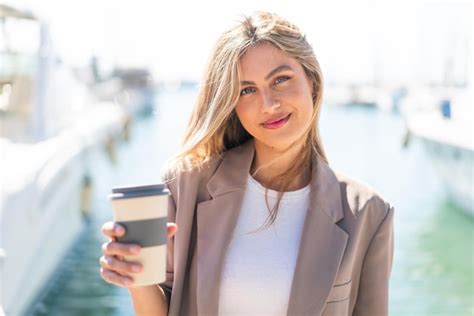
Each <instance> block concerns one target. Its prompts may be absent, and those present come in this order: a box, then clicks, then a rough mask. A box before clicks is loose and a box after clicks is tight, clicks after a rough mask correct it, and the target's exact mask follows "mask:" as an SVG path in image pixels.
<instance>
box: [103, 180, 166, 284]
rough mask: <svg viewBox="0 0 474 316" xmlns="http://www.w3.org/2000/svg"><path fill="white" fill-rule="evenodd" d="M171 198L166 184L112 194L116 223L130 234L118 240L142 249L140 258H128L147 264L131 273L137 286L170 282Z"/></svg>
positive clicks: (142, 186)
mask: <svg viewBox="0 0 474 316" xmlns="http://www.w3.org/2000/svg"><path fill="white" fill-rule="evenodd" d="M169 195H170V192H169V190H168V189H167V188H166V185H164V184H153V185H140V186H126V187H116V188H112V194H110V195H109V199H110V201H111V203H112V209H113V218H114V221H115V222H117V223H118V224H120V225H122V226H124V227H125V231H126V232H125V235H124V236H122V237H120V238H118V239H117V241H118V242H121V243H130V244H131V243H133V244H139V245H140V246H141V247H142V249H141V251H140V253H139V254H138V255H133V256H125V257H124V259H125V260H127V261H136V262H140V263H141V264H142V265H143V269H142V271H141V272H140V273H130V276H132V277H133V279H134V283H133V286H134V287H136V286H145V285H154V284H158V283H161V282H164V281H165V280H166V242H167V239H168V238H167V235H168V229H167V227H166V223H167V221H168V199H169Z"/></svg>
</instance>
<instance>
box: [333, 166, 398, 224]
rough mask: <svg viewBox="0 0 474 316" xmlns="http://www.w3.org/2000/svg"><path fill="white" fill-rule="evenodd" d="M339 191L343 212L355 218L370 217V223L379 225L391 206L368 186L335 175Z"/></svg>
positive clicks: (355, 180) (338, 174)
mask: <svg viewBox="0 0 474 316" xmlns="http://www.w3.org/2000/svg"><path fill="white" fill-rule="evenodd" d="M336 177H337V179H338V181H339V186H340V189H341V197H342V203H343V205H344V207H343V208H344V212H345V213H350V215H352V216H353V217H355V218H364V217H370V218H371V222H375V223H381V222H382V221H383V220H384V218H385V217H386V216H387V213H388V212H389V211H390V209H393V207H392V206H391V204H390V203H389V202H387V200H386V199H385V198H384V197H383V196H382V195H381V194H379V193H378V192H377V191H376V190H375V189H373V188H372V187H370V186H369V185H368V184H366V183H364V182H362V181H360V180H357V179H354V178H352V177H349V176H347V175H345V174H342V173H336Z"/></svg>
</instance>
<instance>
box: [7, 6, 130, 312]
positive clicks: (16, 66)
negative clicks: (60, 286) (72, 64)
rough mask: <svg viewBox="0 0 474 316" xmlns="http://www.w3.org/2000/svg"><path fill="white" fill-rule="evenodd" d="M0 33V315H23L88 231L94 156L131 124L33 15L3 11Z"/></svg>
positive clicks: (12, 10)
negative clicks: (82, 76)
mask: <svg viewBox="0 0 474 316" xmlns="http://www.w3.org/2000/svg"><path fill="white" fill-rule="evenodd" d="M0 25H2V26H3V28H0V43H5V44H4V45H3V46H2V47H0V63H1V64H2V67H1V69H0V125H1V127H2V128H1V130H0V154H1V157H0V175H1V176H0V201H1V205H0V206H1V207H0V314H2V313H5V314H6V315H22V314H24V313H26V312H27V310H28V308H29V307H30V306H31V305H32V304H33V303H34V302H35V300H36V299H37V298H38V297H40V296H41V294H43V292H44V290H45V288H47V285H48V281H49V280H50V279H51V277H52V276H53V275H54V273H55V272H56V269H57V268H58V266H60V264H61V260H62V259H63V257H64V255H65V254H66V253H67V251H68V250H69V249H70V247H71V246H72V244H73V243H74V241H75V240H76V239H77V238H78V237H79V234H80V232H81V230H82V229H83V227H84V225H85V222H86V221H85V218H86V217H87V212H88V208H89V205H88V194H90V190H91V184H90V180H89V179H90V177H89V175H90V172H91V163H92V161H91V159H90V157H91V154H93V153H95V152H96V151H101V152H105V151H104V149H105V148H109V149H110V148H111V144H113V142H116V141H118V140H120V137H121V136H122V134H123V130H124V128H125V127H126V124H127V122H128V120H129V118H128V116H127V114H126V112H125V110H124V109H123V108H122V107H120V106H119V105H116V104H113V103H110V102H102V103H101V102H97V101H96V100H95V99H94V98H93V97H91V95H90V93H88V91H87V89H86V88H85V87H84V86H82V85H81V84H80V83H79V82H78V81H77V80H76V79H75V78H74V76H73V74H72V72H71V71H69V69H68V68H67V67H66V66H65V65H63V64H61V63H59V62H58V61H57V59H56V56H55V55H54V54H53V52H52V51H51V50H50V49H49V48H50V46H49V45H48V41H47V38H48V34H47V29H46V28H45V26H44V25H43V24H42V23H41V22H40V21H39V20H38V19H37V18H35V17H34V16H33V15H31V14H29V13H25V12H22V11H19V10H15V9H14V8H11V7H6V6H3V5H0ZM21 32H24V33H23V34H22V33H21ZM25 32H26V33H25ZM12 34H15V35H14V36H12ZM12 39H13V41H12V42H9V41H10V40H12ZM18 39H22V41H23V43H22V45H23V46H22V45H16V44H15V40H18ZM25 39H28V41H27V42H28V45H30V47H26V46H28V45H26V46H25V43H24V42H25ZM35 40H37V42H38V43H35ZM4 65H5V66H6V67H3V66H4ZM109 153H111V154H112V153H113V151H111V150H109Z"/></svg>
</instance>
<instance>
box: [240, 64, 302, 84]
mask: <svg viewBox="0 0 474 316" xmlns="http://www.w3.org/2000/svg"><path fill="white" fill-rule="evenodd" d="M283 70H293V68H291V67H290V66H288V65H280V66H278V67H276V68H275V69H273V70H272V71H270V72H269V73H268V75H266V76H265V77H264V79H265V80H268V79H270V77H272V76H273V75H274V74H276V73H278V72H280V71H283ZM240 84H241V85H252V84H255V82H253V81H247V80H244V81H241V82H240Z"/></svg>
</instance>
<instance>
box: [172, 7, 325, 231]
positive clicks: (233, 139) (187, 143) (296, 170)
mask: <svg viewBox="0 0 474 316" xmlns="http://www.w3.org/2000/svg"><path fill="white" fill-rule="evenodd" d="M262 42H266V43H270V44H272V45H274V46H275V47H277V48H279V49H281V50H282V51H283V52H285V53H286V54H287V55H288V56H290V57H292V58H294V59H295V60H297V61H298V62H299V63H300V64H301V65H302V67H303V69H304V71H305V73H306V75H307V76H308V78H309V79H310V80H311V82H312V88H313V105H314V110H313V116H312V118H311V124H310V128H309V130H308V131H307V132H306V133H305V136H304V137H302V138H301V139H300V140H299V141H298V143H300V144H301V145H302V146H301V151H302V152H301V155H298V156H297V157H298V160H297V161H295V163H294V164H291V166H290V168H289V169H288V170H287V171H286V172H285V173H284V174H282V175H279V176H278V177H276V178H275V179H274V182H273V183H274V184H276V187H277V188H279V189H278V191H279V195H278V200H277V203H276V205H275V206H274V207H273V208H270V206H269V204H268V199H267V206H268V208H269V212H270V216H269V218H268V220H267V221H266V223H267V225H270V224H272V223H273V222H274V221H275V219H276V215H277V212H278V206H279V203H280V200H281V197H282V195H283V193H284V191H285V190H286V189H287V188H288V186H289V183H290V181H291V180H293V179H294V178H295V176H297V175H299V174H301V173H302V172H305V171H308V170H311V155H312V152H315V153H316V155H318V156H319V157H321V158H322V160H324V161H326V162H327V159H326V155H325V153H324V149H323V146H322V142H321V138H320V135H319V130H318V124H317V121H318V119H319V114H320V109H321V103H322V94H323V77H322V73H321V69H320V66H319V63H318V61H317V59H316V56H315V55H314V52H313V49H312V47H311V45H310V44H309V43H308V42H307V40H306V36H305V35H304V34H303V33H302V32H301V31H300V30H299V29H298V28H297V27H296V26H295V25H294V24H292V23H290V22H289V21H287V20H285V19H283V18H282V17H280V16H278V15H276V14H273V13H269V12H261V11H259V12H256V13H255V14H253V15H252V16H246V17H244V19H243V20H242V21H241V22H240V23H238V24H237V25H236V26H234V27H233V28H231V29H229V30H227V31H226V32H224V33H223V34H222V35H221V36H220V38H219V39H218V40H217V43H216V44H215V46H214V48H213V50H212V53H211V55H210V58H209V61H208V64H207V66H206V68H205V71H204V76H203V78H202V83H201V86H200V89H199V92H198V96H197V100H196V103H195V105H194V110H193V112H192V114H191V117H190V120H189V124H188V127H187V129H186V131H185V133H184V137H183V139H182V144H181V150H180V152H179V153H178V154H177V155H176V156H175V157H174V159H173V160H172V166H173V167H172V168H173V169H175V171H184V170H190V169H195V168H198V169H199V168H200V167H201V166H203V165H204V164H205V163H206V162H207V161H208V160H209V159H211V158H212V157H216V156H219V155H221V154H222V153H223V152H225V151H227V150H229V149H231V148H233V147H236V146H239V145H241V144H243V143H245V142H246V141H248V140H250V139H251V138H252V136H251V135H250V134H249V133H248V132H247V131H246V130H245V129H244V128H243V126H242V125H241V123H240V121H239V119H238V117H237V115H236V112H235V105H236V104H237V102H238V100H239V96H240V68H239V62H240V58H241V57H242V56H243V54H244V53H245V52H246V51H247V49H248V48H249V47H251V46H253V45H256V44H258V43H262ZM259 169H260V168H259ZM257 172H258V171H257Z"/></svg>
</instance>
